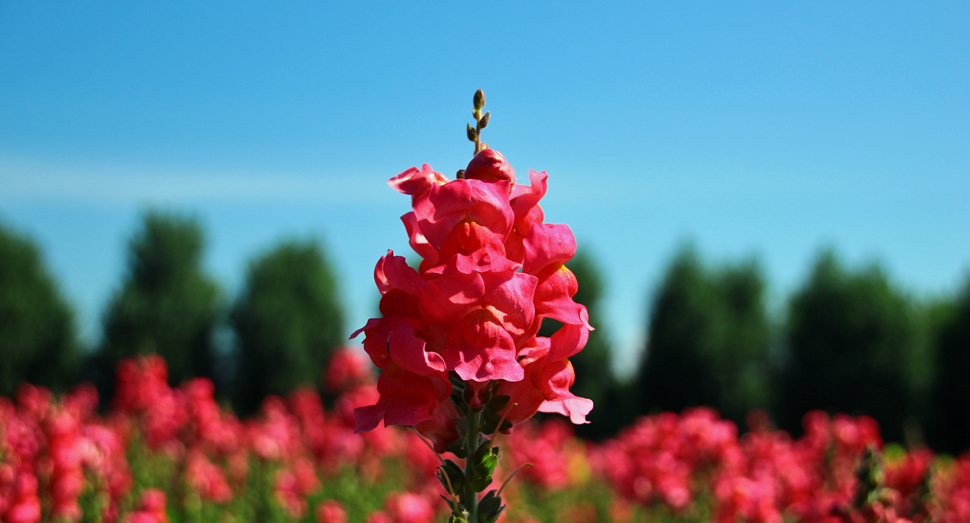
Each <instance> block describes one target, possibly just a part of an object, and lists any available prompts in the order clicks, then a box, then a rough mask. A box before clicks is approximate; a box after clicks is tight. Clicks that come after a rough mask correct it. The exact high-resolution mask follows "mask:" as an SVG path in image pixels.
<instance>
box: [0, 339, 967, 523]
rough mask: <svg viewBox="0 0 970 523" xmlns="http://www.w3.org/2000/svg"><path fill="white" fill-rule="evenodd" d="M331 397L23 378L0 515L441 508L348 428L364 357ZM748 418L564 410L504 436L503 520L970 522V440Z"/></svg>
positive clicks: (136, 522) (414, 517)
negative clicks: (229, 402)
mask: <svg viewBox="0 0 970 523" xmlns="http://www.w3.org/2000/svg"><path fill="white" fill-rule="evenodd" d="M326 387H327V388H328V390H329V391H330V392H332V393H333V395H334V397H335V398H336V400H335V401H334V403H333V406H332V408H329V409H327V408H325V407H324V403H323V401H322V400H321V396H320V395H319V394H318V393H317V392H316V391H315V390H312V389H304V390H298V391H295V392H294V393H292V394H290V395H289V397H287V398H278V397H270V398H267V399H266V400H265V402H264V403H263V406H262V410H261V412H260V414H259V415H258V416H256V417H254V418H252V419H248V420H239V419H237V418H236V417H235V416H234V415H233V414H232V413H231V412H230V411H229V410H228V409H225V408H222V407H221V406H220V405H219V404H218V403H217V402H216V400H215V399H214V397H213V385H212V383H211V382H210V381H208V380H205V379H195V380H192V381H190V382H187V383H184V384H182V385H181V386H180V387H178V388H171V387H169V385H168V383H167V374H166V367H165V362H164V361H163V360H161V359H160V358H157V357H146V358H141V359H137V360H126V361H124V362H122V364H121V365H120V366H119V368H118V370H117V390H116V395H115V398H114V400H113V401H112V403H111V404H110V406H109V408H108V409H107V411H106V412H105V414H104V415H100V414H98V413H97V412H96V407H97V404H98V398H97V393H96V392H95V390H94V388H93V387H91V386H86V385H82V386H79V387H78V388H76V389H75V390H74V391H72V392H71V393H69V394H66V395H63V396H59V397H57V396H53V395H51V393H50V392H48V391H46V390H44V389H42V388H38V387H34V386H31V385H28V384H24V385H22V386H21V387H20V389H19V391H18V393H17V395H16V398H15V399H13V400H10V399H7V398H0V522H3V523H28V522H37V521H63V522H68V521H70V522H76V521H85V522H88V521H90V522H94V521H102V522H112V521H122V522H131V523H151V522H154V523H158V522H165V521H168V522H173V523H174V522H194V521H199V522H202V521H220V522H240V523H241V522H248V521H260V522H262V521H281V522H282V521H320V522H341V523H343V522H369V523H419V522H426V521H435V520H437V521H444V520H446V519H447V518H448V514H449V509H448V506H447V503H446V502H445V501H444V500H443V499H442V497H441V496H442V494H444V493H445V492H446V491H445V489H444V487H443V486H442V485H441V484H439V482H438V480H437V479H436V477H435V470H436V467H437V465H438V464H439V461H438V457H437V456H436V455H435V454H434V453H433V452H432V451H431V450H430V449H429V448H428V447H427V446H426V445H425V444H424V442H423V441H422V440H421V439H419V438H418V437H417V436H416V435H414V434H412V433H409V432H405V431H403V430H400V429H399V428H398V427H392V428H383V427H378V428H377V429H375V430H373V431H370V432H363V433H354V426H355V419H354V413H353V412H354V408H356V407H360V406H366V405H371V404H373V403H374V402H375V401H377V398H378V393H377V390H376V387H375V380H374V377H373V375H372V374H371V370H370V366H369V362H368V361H367V359H366V358H365V357H363V356H361V355H360V354H358V353H356V352H353V351H350V350H341V351H338V352H337V353H336V355H335V356H334V358H333V360H332V362H331V365H330V366H329V372H328V376H327V379H326ZM749 425H750V427H749V432H747V433H746V434H745V435H743V436H741V437H739V436H738V429H737V427H735V425H734V424H733V423H731V422H729V421H724V420H721V419H719V417H718V415H717V413H716V412H714V411H712V410H710V409H704V408H699V409H692V410H688V411H685V412H683V413H681V414H674V413H663V414H659V415H655V416H649V417H645V418H641V419H640V420H638V421H637V422H636V424H635V425H634V426H632V427H629V428H627V429H626V430H624V431H623V432H622V433H621V434H619V436H618V437H617V438H615V439H612V440H609V441H606V442H603V443H601V444H593V443H590V442H586V441H583V440H580V439H577V438H576V437H574V436H573V433H572V429H571V426H570V425H569V424H568V423H566V422H565V421H564V420H560V419H558V418H552V419H547V420H546V421H545V422H543V423H541V424H539V423H537V422H529V423H526V424H522V425H520V426H517V427H516V428H515V429H513V431H512V432H511V434H509V435H507V436H506V435H500V436H499V438H500V440H501V443H502V449H503V453H504V454H503V456H502V458H503V459H502V460H501V462H500V464H499V468H498V471H497V473H496V483H497V484H498V485H501V483H502V481H504V480H505V479H506V476H507V475H508V473H509V472H510V471H512V470H514V469H516V468H517V467H519V466H520V465H523V464H526V463H531V464H532V465H533V466H532V467H525V468H524V469H523V470H522V471H521V472H520V473H519V474H518V475H517V476H516V477H515V478H514V479H513V480H512V481H510V482H509V483H508V485H507V486H506V487H505V489H504V492H503V495H504V496H505V499H506V500H507V502H508V506H509V509H508V510H507V511H506V512H504V513H503V514H502V517H501V519H500V521H506V522H530V521H542V522H553V521H555V522H567V523H592V522H594V521H614V522H628V521H629V522H632V521H671V522H673V521H718V522H725V523H726V522H750V523H762V522H764V523H768V522H782V521H805V522H832V523H834V522H877V521H879V522H894V521H911V522H920V521H927V522H928V521H934V522H939V523H966V522H968V521H970V454H964V455H963V456H960V457H958V458H956V459H952V458H948V457H939V456H935V455H934V454H933V453H932V452H931V451H930V450H928V449H902V448H900V447H898V446H892V445H890V446H885V445H883V442H882V440H881V439H880V435H879V429H878V427H877V425H876V423H875V422H874V421H873V420H872V419H870V418H866V417H860V418H852V417H849V416H844V415H837V416H835V417H834V418H832V417H829V416H827V415H826V414H824V413H821V412H811V413H809V414H808V415H806V416H805V422H804V425H805V434H804V436H802V437H801V438H800V439H797V440H793V439H792V438H791V437H790V436H789V435H788V434H786V433H784V432H780V431H774V430H771V429H770V427H769V424H768V420H767V419H766V418H765V416H764V415H761V414H758V413H753V414H752V415H751V416H750V419H749Z"/></svg>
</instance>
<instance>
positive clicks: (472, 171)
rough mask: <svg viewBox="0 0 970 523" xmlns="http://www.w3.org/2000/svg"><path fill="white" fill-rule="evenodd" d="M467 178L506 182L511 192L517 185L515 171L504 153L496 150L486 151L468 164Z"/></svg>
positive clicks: (466, 169)
mask: <svg viewBox="0 0 970 523" xmlns="http://www.w3.org/2000/svg"><path fill="white" fill-rule="evenodd" d="M465 178H466V179H469V180H482V181H484V182H495V181H498V180H506V181H508V182H509V190H511V188H512V187H513V186H514V185H515V169H513V168H512V166H511V165H509V162H508V161H507V160H506V159H505V156H502V153H500V152H498V151H496V150H495V149H485V150H483V151H482V152H480V153H478V154H476V155H475V157H474V158H472V161H470V162H468V167H466V168H465Z"/></svg>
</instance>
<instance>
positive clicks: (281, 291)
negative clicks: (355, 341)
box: [231, 242, 346, 413]
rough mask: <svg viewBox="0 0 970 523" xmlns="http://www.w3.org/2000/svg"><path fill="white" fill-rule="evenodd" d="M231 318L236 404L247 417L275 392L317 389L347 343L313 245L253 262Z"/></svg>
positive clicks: (286, 248)
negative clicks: (334, 354)
mask: <svg viewBox="0 0 970 523" xmlns="http://www.w3.org/2000/svg"><path fill="white" fill-rule="evenodd" d="M231 320H232V325H233V328H234V329H235V332H236V336H237V341H238V347H237V348H238V351H237V382H236V386H235V387H234V403H235V405H236V407H237V409H239V410H240V412H242V413H249V412H252V411H254V410H255V409H256V408H257V407H258V405H259V402H260V400H262V398H264V397H265V396H267V395H269V394H285V393H287V392H289V391H290V390H292V389H293V388H295V387H297V386H299V385H315V384H317V383H318V381H319V379H320V376H321V372H322V370H323V366H324V364H325V363H326V362H327V360H328V359H329V357H330V354H331V352H332V351H333V349H334V348H336V347H337V346H338V345H340V344H341V343H342V342H343V341H344V340H345V339H346V333H345V332H344V330H343V311H342V310H341V308H340V305H339V303H338V300H337V293H336V278H335V277H334V275H333V272H332V271H331V269H330V266H329V264H328V263H327V260H326V259H325V257H324V255H323V252H322V250H321V248H320V247H319V245H317V244H316V243H314V242H289V243H284V244H282V245H280V246H279V247H277V248H276V249H274V250H272V251H271V252H269V253H267V254H265V255H263V256H262V257H260V258H259V259H257V260H255V261H254V262H252V263H251V264H250V266H249V273H248V277H247V279H246V286H245V289H244V290H243V292H242V294H241V295H240V296H239V298H238V300H237V301H236V305H235V307H234V308H233V311H232V314H231Z"/></svg>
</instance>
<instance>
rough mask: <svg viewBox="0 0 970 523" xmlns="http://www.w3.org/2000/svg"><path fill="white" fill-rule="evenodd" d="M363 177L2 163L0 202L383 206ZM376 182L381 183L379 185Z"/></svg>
mask: <svg viewBox="0 0 970 523" xmlns="http://www.w3.org/2000/svg"><path fill="white" fill-rule="evenodd" d="M372 178H373V177H367V176H361V175H360V174H359V173H323V174H319V175H310V174H304V173H287V172H226V171H223V172H219V171H201V170H193V169H179V168H163V167H143V166H117V165H112V166H100V165H99V166H92V165H57V164H50V163H38V162H25V161H17V160H11V159H5V158H0V198H3V199H7V200H41V201H55V202H75V203H88V204H140V203H145V202H161V203H201V202H232V203H248V202H253V203H259V202H269V203H289V202H292V203H335V202H345V203H381V202H385V201H388V200H389V199H391V198H393V191H388V190H386V189H387V187H386V186H383V187H382V185H383V184H381V183H379V182H378V180H377V179H376V178H373V179H372ZM375 182H377V183H375Z"/></svg>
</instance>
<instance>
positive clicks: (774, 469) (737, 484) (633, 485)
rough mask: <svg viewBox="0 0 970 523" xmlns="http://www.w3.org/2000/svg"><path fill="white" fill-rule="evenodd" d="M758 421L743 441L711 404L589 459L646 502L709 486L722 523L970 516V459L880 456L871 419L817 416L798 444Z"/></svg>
mask: <svg viewBox="0 0 970 523" xmlns="http://www.w3.org/2000/svg"><path fill="white" fill-rule="evenodd" d="M750 417H751V418H752V419H750V420H749V425H751V429H752V430H751V431H750V432H748V433H747V434H745V435H744V436H743V437H741V438H738V437H737V429H736V427H735V426H734V424H733V423H731V422H729V421H724V420H720V419H719V418H718V416H717V413H716V412H714V411H713V410H711V409H706V408H699V409H691V410H688V411H686V412H685V413H684V414H683V415H679V416H678V415H676V414H673V413H664V414H660V415H657V416H651V417H648V418H642V419H641V420H640V421H638V422H637V423H636V425H634V426H633V427H630V428H628V429H626V430H624V431H623V432H622V433H621V434H620V435H619V437H618V438H617V439H615V440H611V441H608V442H606V443H605V444H604V445H603V446H602V447H599V448H597V449H594V450H593V451H592V456H591V459H592V461H593V463H594V469H595V470H596V471H597V472H598V473H599V474H602V475H603V476H605V477H606V478H608V479H609V480H610V482H611V483H612V484H613V485H614V488H616V490H617V492H618V493H620V494H621V495H622V496H624V497H625V498H626V499H628V500H630V501H634V502H636V503H639V504H642V505H652V504H658V503H659V504H663V505H666V506H668V507H671V508H673V509H675V510H677V511H688V510H689V509H690V508H691V507H692V506H696V504H697V503H698V502H699V500H700V499H701V498H702V496H703V495H704V494H705V490H706V489H710V490H711V491H712V493H713V496H714V501H715V503H714V506H713V508H714V509H715V516H716V519H717V521H718V522H720V523H736V522H740V521H745V522H750V523H781V522H783V521H799V522H804V523H875V522H883V523H913V522H921V521H946V522H957V521H970V519H968V517H970V490H968V480H970V475H968V474H970V455H964V456H963V457H961V458H960V459H959V460H958V461H957V462H956V463H955V464H954V465H953V466H951V467H947V468H945V469H940V470H939V471H938V473H937V474H936V475H933V473H932V470H933V469H932V467H931V463H933V454H932V452H930V451H929V450H927V449H916V450H914V451H912V452H908V453H906V452H903V451H902V450H901V449H900V450H899V451H898V452H900V453H901V455H897V456H896V457H889V458H886V459H885V460H884V461H880V459H879V456H880V455H881V449H882V447H883V443H882V440H881V438H880V436H879V428H878V425H877V424H876V422H875V421H874V420H873V419H872V418H869V417H865V416H863V417H859V418H852V417H849V416H846V415H844V414H839V415H836V416H835V417H834V418H830V417H829V416H828V415H826V414H825V413H823V412H818V411H815V412H810V413H808V414H807V415H806V416H805V418H804V426H805V434H804V435H803V436H802V437H801V438H800V439H798V440H793V439H792V438H791V437H790V436H789V435H788V434H787V433H785V432H781V431H771V430H768V429H767V424H766V423H764V422H763V421H759V420H763V419H765V418H764V416H763V414H762V415H758V413H753V415H752V416H750ZM887 455H889V454H888V453H887ZM930 492H935V493H936V496H930V495H929V494H930Z"/></svg>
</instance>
